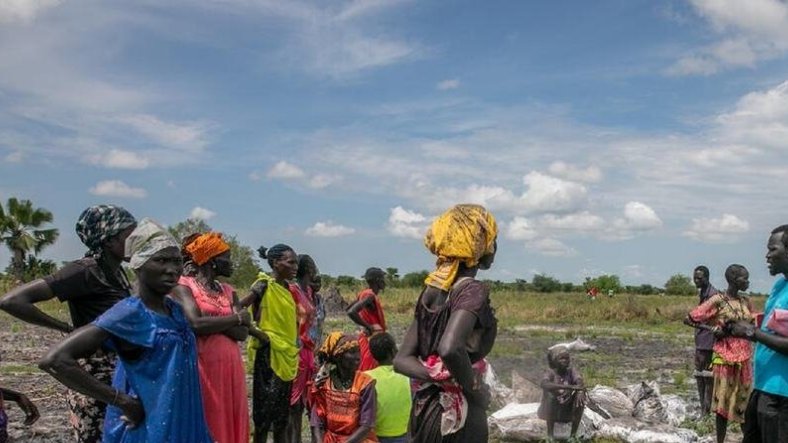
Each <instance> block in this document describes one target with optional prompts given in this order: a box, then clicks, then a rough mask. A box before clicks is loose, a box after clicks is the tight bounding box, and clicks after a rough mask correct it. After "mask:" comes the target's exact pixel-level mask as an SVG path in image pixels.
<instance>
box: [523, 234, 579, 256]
mask: <svg viewBox="0 0 788 443" xmlns="http://www.w3.org/2000/svg"><path fill="white" fill-rule="evenodd" d="M525 247H526V248H527V249H532V250H534V251H536V252H538V253H540V254H542V255H546V256H549V257H573V256H575V255H577V251H576V250H575V249H574V248H572V247H570V246H568V245H567V244H565V243H564V242H562V241H561V240H557V239H555V238H540V239H536V240H532V241H529V242H526V244H525Z"/></svg>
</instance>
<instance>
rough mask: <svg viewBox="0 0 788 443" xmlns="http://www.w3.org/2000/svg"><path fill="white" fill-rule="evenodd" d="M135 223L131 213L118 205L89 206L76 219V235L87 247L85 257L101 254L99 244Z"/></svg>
mask: <svg viewBox="0 0 788 443" xmlns="http://www.w3.org/2000/svg"><path fill="white" fill-rule="evenodd" d="M136 224H137V220H135V219H134V216H133V215H131V213H130V212H129V211H127V210H125V209H123V208H121V207H120V206H113V205H96V206H91V207H89V208H87V209H85V210H84V211H82V214H81V215H80V216H79V220H77V226H76V229H77V235H78V236H79V239H80V240H82V243H84V244H85V246H87V247H88V252H87V254H85V256H86V257H90V256H93V257H98V256H99V255H101V246H102V245H103V244H104V243H105V242H106V241H107V240H109V239H110V238H112V237H114V236H116V235H118V234H119V233H120V232H122V231H123V230H124V229H126V228H128V227H130V226H134V225H136Z"/></svg>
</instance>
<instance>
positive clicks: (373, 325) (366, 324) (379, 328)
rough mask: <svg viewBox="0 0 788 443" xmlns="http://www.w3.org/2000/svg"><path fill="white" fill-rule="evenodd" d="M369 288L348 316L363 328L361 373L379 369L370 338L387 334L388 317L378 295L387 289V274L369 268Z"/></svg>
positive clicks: (349, 310)
mask: <svg viewBox="0 0 788 443" xmlns="http://www.w3.org/2000/svg"><path fill="white" fill-rule="evenodd" d="M364 280H365V281H366V282H367V288H366V289H364V290H363V291H361V292H359V293H358V297H356V301H355V302H354V303H353V304H352V305H350V306H348V308H347V315H348V317H350V319H351V320H353V322H354V323H355V324H357V325H359V326H361V328H362V330H361V331H360V333H359V337H358V342H359V349H360V350H361V363H360V364H359V367H358V370H359V371H368V370H370V369H375V368H377V367H378V362H377V361H376V360H375V357H373V356H372V353H371V352H370V351H369V338H370V337H371V336H372V334H377V333H378V332H386V316H385V315H383V306H381V304H380V298H379V297H378V295H379V294H380V292H381V291H383V290H384V289H386V273H385V272H383V270H382V269H380V268H369V269H367V272H365V273H364Z"/></svg>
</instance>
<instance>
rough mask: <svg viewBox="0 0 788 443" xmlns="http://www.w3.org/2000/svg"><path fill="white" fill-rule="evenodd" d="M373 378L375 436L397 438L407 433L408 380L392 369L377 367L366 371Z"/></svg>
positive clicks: (389, 367)
mask: <svg viewBox="0 0 788 443" xmlns="http://www.w3.org/2000/svg"><path fill="white" fill-rule="evenodd" d="M366 374H367V375H369V376H370V377H372V378H374V379H375V380H376V381H377V382H376V383H375V391H376V393H377V397H378V398H377V407H378V414H377V418H376V420H375V434H376V435H377V436H378V437H399V436H400V435H404V434H406V433H407V432H408V419H409V418H410V406H411V398H410V379H408V377H405V376H404V375H402V374H397V373H396V372H394V367H393V366H391V365H388V366H378V367H377V368H375V369H370V370H369V371H366Z"/></svg>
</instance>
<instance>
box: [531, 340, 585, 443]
mask: <svg viewBox="0 0 788 443" xmlns="http://www.w3.org/2000/svg"><path fill="white" fill-rule="evenodd" d="M547 364H548V366H549V367H550V368H549V369H548V370H547V372H546V373H545V376H544V378H543V379H542V384H541V386H542V402H541V403H540V404H539V410H538V411H537V415H538V416H539V418H541V419H542V420H545V421H547V438H548V439H549V440H552V439H553V429H554V427H555V423H556V422H559V423H572V432H571V435H570V437H571V438H574V437H575V435H576V434H577V429H578V427H579V426H580V420H581V419H582V418H583V410H584V409H585V402H586V393H585V385H584V384H583V377H582V376H581V375H580V373H579V372H577V370H575V369H574V368H573V367H571V366H570V358H569V350H568V349H566V348H565V347H563V346H559V347H556V348H553V349H551V350H549V351H547Z"/></svg>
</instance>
